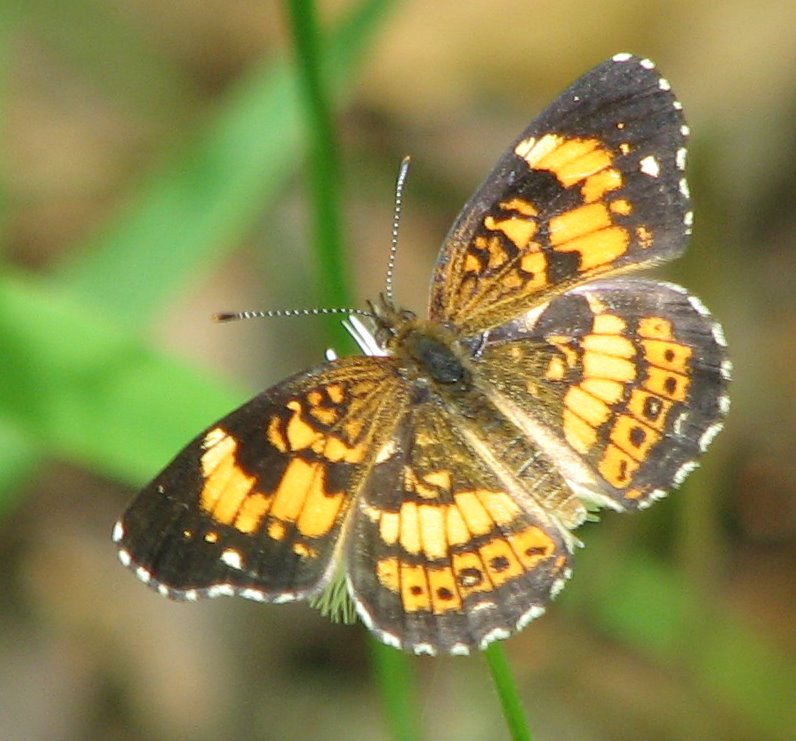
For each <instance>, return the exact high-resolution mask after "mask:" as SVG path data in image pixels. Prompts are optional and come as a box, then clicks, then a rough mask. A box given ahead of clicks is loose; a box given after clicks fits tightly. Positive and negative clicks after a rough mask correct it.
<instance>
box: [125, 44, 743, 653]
mask: <svg viewBox="0 0 796 741" xmlns="http://www.w3.org/2000/svg"><path fill="white" fill-rule="evenodd" d="M687 135H688V129H687V126H686V124H685V122H684V119H683V113H682V106H681V105H680V103H679V102H678V101H677V99H676V98H675V97H674V95H673V94H672V91H671V89H670V86H669V83H668V82H667V81H666V80H665V79H664V78H663V77H661V76H660V74H659V73H658V71H657V70H656V68H655V66H654V65H653V63H652V62H650V61H649V60H647V59H642V58H639V57H636V56H631V55H629V54H618V55H616V56H614V57H613V58H611V59H609V60H607V61H606V62H604V63H602V64H600V65H599V66H597V67H595V68H594V69H592V70H591V71H590V72H588V73H586V74H585V75H584V76H583V77H581V78H580V79H578V80H577V81H576V82H575V83H574V84H573V85H572V86H571V87H570V88H569V89H567V90H566V91H565V92H564V93H563V94H561V95H560V97H558V98H557V99H556V100H555V101H553V103H552V104H551V105H550V106H549V107H548V108H547V109H546V110H545V111H544V112H543V113H542V114H541V115H540V116H539V117H538V118H537V119H536V120H535V121H534V122H533V123H531V124H530V126H528V128H527V129H525V131H523V132H522V133H521V134H520V135H519V137H518V138H517V139H516V140H515V141H514V142H513V143H512V144H511V145H510V146H509V148H508V149H507V150H506V152H505V153H504V154H503V156H502V157H501V158H500V160H499V161H498V163H497V165H496V166H495V168H494V170H493V171H492V172H491V174H490V175H489V176H488V177H487V178H486V180H485V181H484V182H483V184H482V185H481V186H480V187H479V188H478V190H477V191H476V192H475V194H474V195H473V196H472V198H470V200H469V201H468V202H467V204H466V205H465V207H464V208H463V210H462V211H461V213H460V214H459V216H458V218H457V219H456V221H455V222H454V224H453V226H452V227H451V229H450V231H449V233H448V235H447V236H446V238H445V240H444V242H443V245H442V249H441V251H440V254H439V257H438V259H437V262H436V266H435V268H434V272H433V275H432V278H431V290H430V298H429V306H428V313H427V316H426V317H419V316H417V315H416V314H414V313H413V312H410V311H407V310H405V309H402V308H399V307H397V306H395V305H394V304H393V302H392V301H391V300H390V299H388V298H385V297H384V296H382V297H381V298H380V299H379V300H378V301H376V302H374V303H372V304H370V309H369V312H368V314H369V321H370V325H369V326H366V325H364V324H362V323H360V324H361V326H362V327H363V329H362V330H361V331H362V332H363V333H365V334H366V335H367V339H368V340H369V342H370V344H371V345H372V346H373V348H374V352H373V354H371V355H364V356H354V357H344V358H339V359H334V360H329V361H327V362H324V363H322V364H320V365H318V366H316V367H314V368H310V369H309V370H304V371H301V372H300V373H298V374H296V375H294V376H292V377H291V378H288V379H287V380H284V381H282V382H280V383H278V384H277V385H275V386H273V387H272V388H270V389H268V390H266V391H264V392H263V393H261V394H260V395H259V396H256V397H255V398H254V399H252V400H251V401H249V402H247V403H246V404H244V405H243V406H241V407H240V408H239V409H237V410H236V411H234V412H232V413H231V414H229V415H228V416H226V417H224V418H223V419H221V420H220V421H218V422H216V423H215V424H212V425H211V426H210V427H208V428H207V429H206V430H205V431H203V432H202V433H201V434H199V435H198V436H197V437H196V438H195V439H194V440H193V441H192V442H190V443H189V444H188V445H187V447H185V448H184V450H182V451H181V452H180V453H179V454H178V455H177V456H176V458H174V460H173V461H172V462H171V463H170V464H169V465H168V466H166V468H165V469H164V470H163V471H162V473H160V474H159V475H158V476H157V477H156V478H155V479H154V480H153V481H152V482H151V483H150V484H149V485H148V486H147V487H146V488H145V489H144V490H143V491H142V492H141V493H140V494H139V495H138V496H137V497H136V498H135V499H134V500H133V502H132V504H131V505H130V506H129V508H128V509H127V511H126V512H125V513H124V515H123V516H122V518H121V520H120V521H119V522H118V523H117V524H116V526H115V528H114V535H113V538H114V541H115V542H116V544H117V547H118V553H119V557H120V559H121V561H122V563H124V564H125V565H126V566H128V567H130V568H131V569H133V570H134V571H135V573H136V574H137V576H138V577H139V578H140V579H141V580H142V581H144V582H146V583H147V584H149V585H150V586H151V587H153V588H155V589H156V590H157V591H159V592H161V593H162V594H164V595H166V596H169V597H173V598H177V599H187V600H193V599H197V598H199V597H215V596H219V595H230V596H232V595H235V596H241V597H246V598H250V599H254V600H260V601H262V602H274V603H279V602H287V601H292V600H309V599H313V598H317V597H318V596H319V595H321V594H322V593H323V592H324V590H327V589H329V588H330V585H331V584H333V583H335V580H340V579H343V580H344V583H345V587H346V589H347V590H348V593H349V594H350V597H351V599H352V600H353V603H354V605H355V607H356V610H357V613H358V615H359V617H360V619H361V620H362V622H363V623H364V624H365V625H366V626H367V627H368V628H369V629H370V630H371V631H372V633H373V634H374V635H375V636H376V638H378V639H379V640H380V641H382V642H384V643H386V644H388V645H391V646H394V647H397V648H401V649H404V650H406V651H409V652H412V653H416V654H460V655H461V654H467V653H469V652H471V651H472V650H477V649H482V648H484V647H485V646H486V645H487V644H489V643H490V642H491V641H494V640H497V639H503V638H507V637H508V636H510V635H512V634H513V633H515V632H516V631H518V630H520V629H521V628H523V627H524V626H525V625H526V624H527V623H528V622H529V621H531V620H532V619H533V618H536V617H538V616H539V615H541V614H542V613H543V612H544V611H545V608H546V606H547V604H548V603H549V601H550V600H551V599H552V598H553V597H554V596H555V595H556V594H557V593H558V591H559V590H560V589H561V588H562V587H563V585H564V584H565V582H566V580H567V579H568V578H569V576H570V574H571V571H572V555H573V551H574V549H575V547H576V545H577V544H578V542H579V541H578V539H577V538H576V536H575V535H574V534H573V530H574V529H575V528H577V527H578V526H579V525H580V524H581V523H582V522H583V521H584V520H585V519H586V518H587V516H588V515H589V512H590V511H591V510H594V509H596V508H609V509H613V510H617V511H630V510H637V509H642V508H644V507H647V506H648V505H650V504H651V503H652V502H654V501H655V500H657V499H659V498H660V497H662V496H664V495H665V493H666V492H667V491H668V490H670V489H672V488H674V487H676V486H678V485H679V484H680V483H682V481H683V480H684V479H685V477H686V476H687V475H688V473H689V472H690V471H691V470H693V469H694V468H695V467H696V465H697V464H696V459H697V458H698V457H699V456H700V455H701V454H702V453H703V452H704V451H705V450H706V448H707V447H708V445H709V444H710V442H711V441H712V439H713V438H714V437H715V435H716V434H717V433H718V431H719V430H720V429H721V426H722V420H723V418H724V417H725V415H726V413H727V411H728V407H729V398H728V396H727V385H728V381H729V377H730V369H731V366H730V363H729V360H728V359H727V353H726V343H725V340H724V336H723V333H722V330H721V327H720V326H719V325H718V324H717V323H716V322H715V321H714V320H713V319H712V318H711V315H710V314H709V312H708V310H707V309H706V308H705V307H704V306H703V304H702V303H701V302H700V301H699V300H698V299H697V298H696V297H694V296H692V295H690V294H689V293H688V292H687V291H686V290H685V289H683V288H681V287H679V286H676V285H672V284H669V283H664V282H659V281H653V280H645V279H639V278H632V277H626V274H627V273H629V272H630V271H633V270H636V269H638V268H643V267H649V266H652V265H655V264H658V263H661V262H663V261H665V260H669V259H671V258H673V257H675V256H677V255H678V254H679V253H680V252H681V251H682V250H683V249H684V246H685V242H686V238H687V235H688V234H689V233H690V230H691V224H692V214H691V210H690V200H689V193H688V187H687V184H686V179H685V172H684V171H685V159H686V138H687ZM363 321H364V320H363Z"/></svg>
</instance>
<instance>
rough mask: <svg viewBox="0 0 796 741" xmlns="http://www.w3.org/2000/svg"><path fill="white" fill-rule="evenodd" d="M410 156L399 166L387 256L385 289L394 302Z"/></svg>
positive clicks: (390, 301) (389, 298)
mask: <svg viewBox="0 0 796 741" xmlns="http://www.w3.org/2000/svg"><path fill="white" fill-rule="evenodd" d="M410 160H411V158H410V157H409V156H406V157H404V158H403V159H402V160H401V166H400V167H399V168H398V178H397V179H396V181H395V208H394V209H393V215H392V239H391V240H390V255H389V257H388V258H387V276H386V278H385V280H384V291H385V293H386V295H387V301H388V302H389V303H390V304H393V303H394V301H393V275H394V274H395V259H396V257H397V255H398V228H399V226H400V223H401V205H402V203H403V197H404V183H406V176H407V175H408V174H409V162H410Z"/></svg>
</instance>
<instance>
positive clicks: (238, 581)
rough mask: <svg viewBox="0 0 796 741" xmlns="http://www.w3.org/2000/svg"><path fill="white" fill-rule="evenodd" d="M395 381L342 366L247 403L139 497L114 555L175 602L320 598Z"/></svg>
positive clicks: (389, 373)
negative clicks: (224, 597)
mask: <svg viewBox="0 0 796 741" xmlns="http://www.w3.org/2000/svg"><path fill="white" fill-rule="evenodd" d="M399 381H400V379H399V378H398V377H397V376H396V373H395V368H394V364H392V363H390V362H389V361H387V360H385V359H384V358H372V357H354V358H346V359H342V360H338V361H335V362H333V363H327V364H325V365H321V366H319V367H318V368H315V369H313V370H310V371H305V372H303V373H300V374H298V375H296V376H294V377H293V378H290V379H288V380H286V381H283V382H282V383H280V384H278V385H277V386H274V387H273V388H271V389H269V390H268V391H266V392H264V393H262V394H260V395H259V396H257V397H255V398H254V399H252V400H251V401H249V402H247V403H246V404H244V405H243V406H242V407H240V408H239V409H237V410H236V411H234V412H232V413H231V414H230V415H229V416H227V417H225V418H224V419H222V420H220V421H219V422H217V423H216V424H214V425H211V426H210V427H209V428H208V429H206V430H205V431H204V432H202V433H201V434H200V435H199V436H198V437H197V438H196V439H194V440H193V441H192V442H191V443H189V444H188V446H187V447H186V448H185V449H184V450H182V452H180V453H179V454H178V455H177V457H176V458H175V459H174V460H173V461H172V462H171V463H170V464H169V465H168V466H167V467H166V468H165V469H164V471H163V472H162V473H161V474H160V475H159V476H158V477H157V478H155V479H154V480H153V481H152V482H151V483H150V484H149V485H148V486H147V487H146V488H145V489H144V490H143V491H142V492H141V493H140V494H139V495H138V496H137V498H136V499H135V500H134V501H133V503H132V504H131V505H130V507H129V508H128V509H127V511H126V512H125V514H124V516H123V518H122V519H121V520H120V521H119V522H118V523H117V525H116V528H115V531H114V540H115V541H116V543H117V545H118V547H119V553H120V558H121V559H122V561H123V562H125V563H127V564H128V565H129V566H131V568H134V569H135V571H136V573H137V575H138V576H139V578H140V579H142V580H143V581H145V582H147V583H149V584H150V586H152V587H154V588H156V589H158V590H159V591H161V592H162V593H164V594H166V595H167V596H169V597H174V598H177V599H196V598H197V597H200V596H211V597H213V596H218V595H241V596H244V597H248V598H250V599H256V600H261V601H266V602H285V601H289V600H294V599H307V598H310V597H313V596H316V595H318V594H319V593H320V592H321V591H322V590H323V589H324V587H325V586H326V585H327V584H328V582H329V580H330V579H331V578H332V576H333V573H334V569H335V566H336V560H337V556H338V552H339V542H340V536H341V533H342V532H343V531H344V529H345V527H346V522H347V520H348V518H349V515H350V512H351V505H352V501H353V499H354V497H355V496H356V494H357V492H358V490H359V488H360V487H361V485H362V481H363V480H364V478H365V476H366V475H367V472H368V470H369V468H370V467H371V465H372V460H373V451H374V450H375V449H377V448H378V447H379V446H380V445H382V444H383V442H384V440H385V439H386V438H389V436H390V431H391V427H392V426H393V425H394V421H393V420H395V419H396V416H397V415H399V414H400V412H401V407H402V400H403V399H404V397H403V396H402V394H401V389H402V388H403V387H402V385H401V384H400V382H399Z"/></svg>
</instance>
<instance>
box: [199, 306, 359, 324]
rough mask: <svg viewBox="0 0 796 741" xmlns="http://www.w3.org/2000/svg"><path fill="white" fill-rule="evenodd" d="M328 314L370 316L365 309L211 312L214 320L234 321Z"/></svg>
mask: <svg viewBox="0 0 796 741" xmlns="http://www.w3.org/2000/svg"><path fill="white" fill-rule="evenodd" d="M330 314H346V315H347V316H350V315H351V314H359V315H361V316H371V312H369V311H366V310H365V309H271V310H269V311H219V312H218V313H216V314H213V321H214V322H234V321H238V320H240V319H260V318H263V317H279V318H284V317H291V316H293V317H295V316H328V315H330Z"/></svg>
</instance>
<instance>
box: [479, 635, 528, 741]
mask: <svg viewBox="0 0 796 741" xmlns="http://www.w3.org/2000/svg"><path fill="white" fill-rule="evenodd" d="M484 655H485V656H486V660H487V663H488V664H489V670H490V672H491V673H492V681H493V682H494V683H495V689H496V690H497V694H498V698H499V699H500V705H501V707H502V708H503V716H504V717H505V718H506V725H507V726H508V729H509V733H510V734H511V738H512V739H514V741H531V738H532V737H531V731H530V728H528V721H527V720H526V719H525V713H524V712H523V710H522V703H521V702H520V696H519V693H518V692H517V686H516V685H515V684H514V679H513V677H512V676H511V668H510V667H509V662H508V661H507V660H506V654H505V653H504V652H503V646H501V645H500V644H499V643H490V644H489V646H488V647H487V648H486V650H485V651H484Z"/></svg>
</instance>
